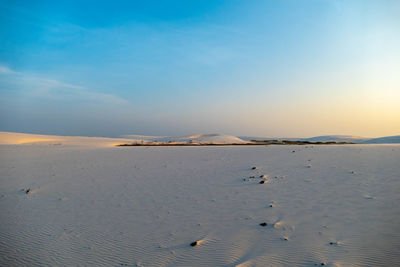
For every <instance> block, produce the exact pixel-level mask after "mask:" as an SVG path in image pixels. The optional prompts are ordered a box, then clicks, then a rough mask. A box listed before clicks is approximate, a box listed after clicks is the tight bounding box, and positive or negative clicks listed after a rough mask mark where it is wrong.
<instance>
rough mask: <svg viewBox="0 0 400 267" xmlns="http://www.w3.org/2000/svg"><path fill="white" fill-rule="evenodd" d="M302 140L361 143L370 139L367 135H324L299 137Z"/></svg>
mask: <svg viewBox="0 0 400 267" xmlns="http://www.w3.org/2000/svg"><path fill="white" fill-rule="evenodd" d="M299 140H301V141H308V142H349V143H360V142H363V141H365V140H368V138H366V137H360V136H352V135H322V136H315V137H311V138H305V139H299Z"/></svg>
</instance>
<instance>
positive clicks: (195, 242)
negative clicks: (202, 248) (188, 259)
mask: <svg viewBox="0 0 400 267" xmlns="http://www.w3.org/2000/svg"><path fill="white" fill-rule="evenodd" d="M190 245H191V246H192V247H195V246H197V245H198V242H197V241H194V242H192V243H190Z"/></svg>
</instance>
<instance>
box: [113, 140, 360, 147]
mask: <svg viewBox="0 0 400 267" xmlns="http://www.w3.org/2000/svg"><path fill="white" fill-rule="evenodd" d="M349 144H354V143H350V142H309V141H289V140H282V141H279V140H264V141H259V140H251V143H244V144H213V143H178V144H176V143H148V144H144V143H130V144H119V145H116V146H264V145H349Z"/></svg>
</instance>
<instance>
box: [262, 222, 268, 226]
mask: <svg viewBox="0 0 400 267" xmlns="http://www.w3.org/2000/svg"><path fill="white" fill-rule="evenodd" d="M267 225H268V224H267V223H266V222H263V223H260V226H262V227H265V226H267Z"/></svg>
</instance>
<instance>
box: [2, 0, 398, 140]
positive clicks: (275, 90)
mask: <svg viewBox="0 0 400 267" xmlns="http://www.w3.org/2000/svg"><path fill="white" fill-rule="evenodd" d="M0 27H1V28H0V130H2V131H20V132H32V133H48V134H62V135H94V136H119V135H123V134H147V135H185V134H191V133H198V132H202V133H210V132H211V133H214V132H218V133H227V134H233V135H248V136H266V137H273V136H275V137H276V136H280V137H282V136H284V137H308V136H315V135H325V134H353V135H360V136H367V137H376V136H387V135H399V134H400V1H384V0H376V1H352V0H343V1H333V0H332V1H321V0H316V1H307V0H304V1H296V0H293V1H235V0H229V1H215V0H212V1H211V0H210V1H206V0H199V1H186V0H181V1H162V0H160V1H149V0H146V1H112V2H110V1H87V3H83V1H0Z"/></svg>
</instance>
